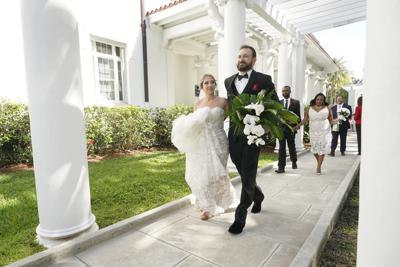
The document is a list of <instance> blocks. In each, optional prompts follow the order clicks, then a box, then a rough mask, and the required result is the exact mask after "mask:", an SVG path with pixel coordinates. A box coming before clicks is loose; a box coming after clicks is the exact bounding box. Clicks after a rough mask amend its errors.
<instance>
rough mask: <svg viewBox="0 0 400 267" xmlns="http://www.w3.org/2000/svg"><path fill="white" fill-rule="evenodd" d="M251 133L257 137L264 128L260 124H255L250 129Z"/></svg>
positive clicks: (262, 132)
mask: <svg viewBox="0 0 400 267" xmlns="http://www.w3.org/2000/svg"><path fill="white" fill-rule="evenodd" d="M251 130H252V131H251V132H252V133H253V134H255V135H257V136H258V137H260V136H262V135H263V134H265V130H264V128H263V127H262V126H261V125H256V126H253V128H252V129H251Z"/></svg>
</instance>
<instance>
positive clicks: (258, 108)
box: [245, 103, 264, 116]
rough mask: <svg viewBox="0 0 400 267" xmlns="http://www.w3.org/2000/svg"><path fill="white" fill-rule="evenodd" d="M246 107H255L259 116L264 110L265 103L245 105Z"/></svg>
mask: <svg viewBox="0 0 400 267" xmlns="http://www.w3.org/2000/svg"><path fill="white" fill-rule="evenodd" d="M245 108H247V109H254V110H255V111H256V115H257V116H260V114H261V113H262V112H263V111H264V105H262V104H260V103H256V104H250V105H247V106H245Z"/></svg>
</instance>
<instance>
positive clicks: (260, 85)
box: [225, 70, 279, 141]
mask: <svg viewBox="0 0 400 267" xmlns="http://www.w3.org/2000/svg"><path fill="white" fill-rule="evenodd" d="M237 75H238V74H237V73H236V74H234V75H232V76H230V77H229V78H226V79H225V88H226V91H227V94H228V102H229V110H231V105H232V100H233V98H234V97H235V96H237V95H239V92H238V91H237V89H236V86H235V79H236V77H237ZM262 89H265V90H266V91H267V92H266V93H267V94H268V93H269V92H271V91H272V92H273V93H272V99H274V100H275V101H279V98H278V95H277V94H276V92H275V85H274V84H273V82H272V79H271V76H269V75H266V74H264V73H261V72H256V71H254V70H253V71H252V72H251V74H250V77H249V81H248V83H247V85H246V87H245V88H244V90H243V92H242V93H245V94H251V95H256V94H258V93H259V92H260V91H261V90H262ZM233 133H234V126H233V123H232V122H231V123H230V126H229V133H228V138H229V141H232V140H233V139H235V140H237V138H234V135H233Z"/></svg>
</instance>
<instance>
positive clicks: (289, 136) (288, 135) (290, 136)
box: [278, 129, 297, 170]
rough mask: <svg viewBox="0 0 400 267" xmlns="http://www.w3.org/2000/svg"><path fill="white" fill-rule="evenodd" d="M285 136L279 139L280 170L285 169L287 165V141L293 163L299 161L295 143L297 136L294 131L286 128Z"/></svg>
mask: <svg viewBox="0 0 400 267" xmlns="http://www.w3.org/2000/svg"><path fill="white" fill-rule="evenodd" d="M283 134H284V137H283V138H282V140H279V159H278V168H279V169H280V170H283V169H285V166H286V143H287V144H288V147H289V155H290V160H291V161H292V162H293V163H296V162H297V152H296V144H295V142H294V141H295V136H296V134H294V133H293V132H292V131H290V130H289V129H285V130H284V131H283Z"/></svg>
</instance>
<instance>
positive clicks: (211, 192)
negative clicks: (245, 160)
mask: <svg viewBox="0 0 400 267" xmlns="http://www.w3.org/2000/svg"><path fill="white" fill-rule="evenodd" d="M224 119H225V113H224V110H223V109H222V108H220V107H213V108H209V107H202V108H199V109H197V110H196V111H195V112H193V113H190V114H188V115H182V116H180V117H178V118H177V119H176V120H175V121H174V122H173V128H172V134H171V139H172V143H173V144H174V145H175V146H176V147H177V148H178V149H179V151H180V152H183V153H186V171H185V179H186V182H187V183H188V185H189V187H190V188H191V190H192V193H193V195H194V196H195V197H196V205H197V207H198V208H199V209H200V210H202V211H208V212H209V213H210V215H214V214H216V213H222V212H224V210H226V209H228V208H230V207H232V206H233V204H234V201H235V190H234V188H233V186H232V184H231V182H230V180H229V177H228V173H227V168H226V164H227V161H228V140H227V137H226V133H225V131H224V129H223V123H224Z"/></svg>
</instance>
